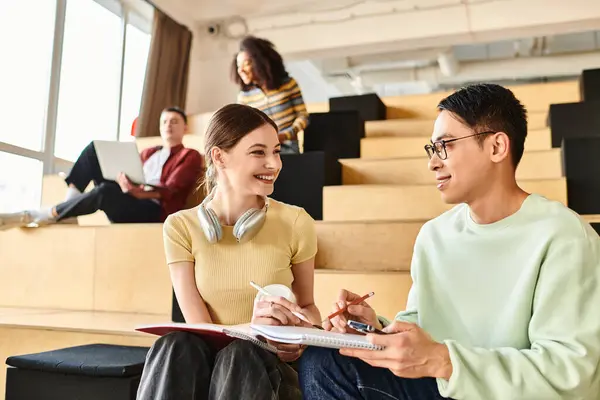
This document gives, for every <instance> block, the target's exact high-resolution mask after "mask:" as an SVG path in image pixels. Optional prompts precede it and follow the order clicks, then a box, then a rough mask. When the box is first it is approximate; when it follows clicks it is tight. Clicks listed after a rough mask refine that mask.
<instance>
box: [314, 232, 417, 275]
mask: <svg viewBox="0 0 600 400" xmlns="http://www.w3.org/2000/svg"><path fill="white" fill-rule="evenodd" d="M422 225H423V222H422V221H420V222H414V223H413V222H403V221H365V222H362V221H361V222H329V221H317V223H316V228H317V236H318V246H319V251H318V253H317V259H316V265H317V266H318V268H320V269H336V270H346V271H360V272H365V273H366V272H370V271H408V270H409V269H410V260H411V257H412V248H413V245H414V242H415V238H416V237H417V233H418V232H419V229H421V226H422Z"/></svg>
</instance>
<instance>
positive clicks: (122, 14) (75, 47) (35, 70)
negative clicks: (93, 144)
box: [0, 0, 153, 212]
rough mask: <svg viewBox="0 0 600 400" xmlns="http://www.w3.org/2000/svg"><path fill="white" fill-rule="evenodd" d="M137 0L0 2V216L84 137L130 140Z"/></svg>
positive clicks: (138, 92)
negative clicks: (0, 58) (0, 124)
mask: <svg viewBox="0 0 600 400" xmlns="http://www.w3.org/2000/svg"><path fill="white" fill-rule="evenodd" d="M152 14H153V7H152V5H151V4H149V3H148V2H146V1H145V0H28V1H24V0H0V48H1V49H2V51H3V53H2V54H3V55H4V56H5V57H4V58H3V62H2V63H0V91H1V93H2V96H0V110H2V112H1V115H2V117H3V118H2V123H3V124H2V129H0V212H10V211H16V210H21V209H24V208H35V207H39V205H40V199H41V197H42V195H41V193H42V174H57V173H58V172H59V171H63V172H66V171H68V170H69V169H70V168H71V166H72V161H74V160H75V159H76V158H77V157H78V156H79V154H80V152H81V150H82V149H83V148H84V147H85V146H86V145H87V144H88V143H89V142H90V141H92V140H95V139H100V140H117V139H122V140H131V139H132V138H131V136H130V132H131V124H132V123H133V120H134V119H135V118H136V117H137V115H138V114H139V108H140V104H141V98H142V91H143V85H144V77H145V75H146V63H147V57H148V51H149V48H150V32H151V27H152V20H153V15H152Z"/></svg>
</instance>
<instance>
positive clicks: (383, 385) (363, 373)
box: [298, 347, 443, 400]
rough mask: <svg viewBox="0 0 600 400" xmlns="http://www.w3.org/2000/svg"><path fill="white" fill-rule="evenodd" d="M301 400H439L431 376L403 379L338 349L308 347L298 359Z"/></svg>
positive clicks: (438, 394)
mask: <svg viewBox="0 0 600 400" xmlns="http://www.w3.org/2000/svg"><path fill="white" fill-rule="evenodd" d="M298 374H299V378H300V387H301V389H302V394H303V395H304V399H306V400H312V399H318V400H328V399H344V400H346V399H366V400H375V399H382V400H383V399H385V400H392V399H394V400H441V399H443V397H442V396H441V395H440V393H439V391H438V388H437V383H436V381H435V379H433V378H421V379H405V378H399V377H397V376H396V375H394V374H393V373H392V372H391V371H390V370H389V369H384V368H375V367H371V366H370V365H369V364H367V363H365V362H363V361H361V360H359V359H357V358H351V357H344V356H342V355H340V353H339V351H338V350H334V349H325V348H320V347H309V348H308V349H306V350H305V351H304V353H303V354H302V357H301V358H300V365H299V371H298Z"/></svg>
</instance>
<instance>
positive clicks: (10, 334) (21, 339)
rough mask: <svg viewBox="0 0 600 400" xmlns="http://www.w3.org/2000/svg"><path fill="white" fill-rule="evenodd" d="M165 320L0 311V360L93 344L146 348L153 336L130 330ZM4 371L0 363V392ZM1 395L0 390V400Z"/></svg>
mask: <svg viewBox="0 0 600 400" xmlns="http://www.w3.org/2000/svg"><path fill="white" fill-rule="evenodd" d="M169 320H170V317H169V316H167V315H163V316H156V315H144V314H122V313H93V312H72V311H71V312H65V311H61V310H53V309H14V308H13V309H11V308H0V359H1V360H6V359H7V358H8V357H9V356H14V355H21V354H30V353H38V352H42V351H49V350H56V349H60V348H65V347H71V346H79V345H84V344H94V343H107V344H118V345H124V346H144V347H150V346H152V343H154V341H155V340H156V336H150V335H147V334H143V333H140V332H136V331H135V330H134V328H135V327H136V326H138V325H142V324H152V323H161V322H168V321H169ZM6 368H7V367H6V364H5V363H4V362H2V367H1V368H0V388H4V387H5V383H6ZM4 394H5V393H4V390H0V399H4Z"/></svg>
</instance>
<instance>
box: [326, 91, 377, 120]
mask: <svg viewBox="0 0 600 400" xmlns="http://www.w3.org/2000/svg"><path fill="white" fill-rule="evenodd" d="M329 111H358V113H359V114H360V116H361V117H362V119H363V120H365V121H379V120H382V119H386V107H385V104H384V103H383V101H381V99H380V98H379V96H378V95H377V94H376V93H369V94H362V95H357V96H342V97H332V98H330V99H329Z"/></svg>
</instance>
